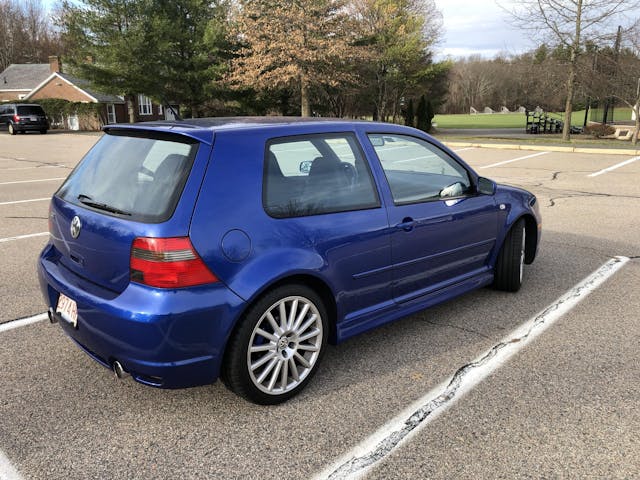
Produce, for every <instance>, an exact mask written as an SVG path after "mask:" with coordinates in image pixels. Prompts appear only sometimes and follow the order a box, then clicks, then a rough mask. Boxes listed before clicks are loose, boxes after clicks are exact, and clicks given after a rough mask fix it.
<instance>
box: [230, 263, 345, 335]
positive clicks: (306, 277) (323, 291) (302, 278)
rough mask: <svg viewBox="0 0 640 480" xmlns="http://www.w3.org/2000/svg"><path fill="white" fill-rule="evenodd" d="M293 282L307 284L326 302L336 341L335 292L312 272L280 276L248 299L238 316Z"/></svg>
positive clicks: (330, 325)
mask: <svg viewBox="0 0 640 480" xmlns="http://www.w3.org/2000/svg"><path fill="white" fill-rule="evenodd" d="M291 284H296V285H305V286H307V287H309V288H310V289H311V290H313V291H315V292H316V293H317V294H318V295H319V296H320V298H321V299H322V302H323V304H324V307H325V308H326V309H327V315H328V316H329V318H328V319H327V320H328V322H329V328H330V332H329V343H335V341H336V322H337V312H338V307H337V305H336V300H335V296H334V294H333V291H332V290H331V288H330V287H329V285H327V283H326V282H324V280H322V279H320V278H318V277H316V276H315V275H310V274H296V275H290V276H288V277H284V278H280V279H278V280H277V281H275V282H273V283H271V284H269V285H268V286H266V287H265V288H263V289H262V290H260V291H259V292H257V293H256V294H255V295H254V296H253V297H252V298H251V299H250V300H248V301H247V305H246V307H245V309H244V311H243V312H242V315H240V316H239V317H238V318H241V317H242V316H243V315H244V314H245V312H246V310H247V309H248V308H249V307H250V306H251V305H253V304H254V303H256V302H257V301H259V300H260V299H261V298H262V297H264V296H265V295H267V294H268V293H269V292H271V291H272V290H275V289H276V288H279V287H281V286H283V285H291ZM236 326H237V325H236Z"/></svg>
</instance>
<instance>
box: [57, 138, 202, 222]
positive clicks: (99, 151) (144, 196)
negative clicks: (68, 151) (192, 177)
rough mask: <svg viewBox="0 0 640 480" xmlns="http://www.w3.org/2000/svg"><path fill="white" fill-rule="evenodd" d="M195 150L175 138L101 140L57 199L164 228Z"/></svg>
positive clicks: (188, 141) (192, 144)
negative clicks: (160, 224) (161, 224)
mask: <svg viewBox="0 0 640 480" xmlns="http://www.w3.org/2000/svg"><path fill="white" fill-rule="evenodd" d="M129 135H136V136H129ZM197 149H198V142H197V141H195V140H191V139H187V138H186V137H181V136H179V135H170V134H169V135H160V136H158V135H155V136H154V137H153V138H149V134H148V133H146V132H145V133H144V134H142V136H141V135H140V134H136V133H132V132H129V133H124V134H123V133H119V132H118V133H115V134H114V133H110V134H106V135H104V136H103V137H102V138H101V139H100V140H99V141H98V143H96V145H95V146H94V147H93V148H92V149H91V150H90V151H89V153H87V155H86V156H85V157H84V158H83V159H82V162H81V163H80V164H79V165H78V167H76V169H75V170H74V171H73V172H72V173H71V175H70V176H69V178H68V179H67V180H66V181H65V182H64V184H63V185H62V187H60V190H58V192H57V196H59V197H60V198H62V199H63V200H65V201H67V202H70V203H73V204H75V205H79V206H83V207H86V208H90V209H93V210H98V211H101V212H103V213H105V214H107V215H114V216H118V217H122V218H129V219H131V220H135V221H139V222H146V223H159V222H164V221H165V220H167V219H168V218H169V217H171V215H173V211H174V210H175V207H176V204H177V203H178V199H179V198H180V195H181V194H182V189H183V188H184V185H185V183H186V181H187V177H188V176H189V172H190V171H191V166H192V165H193V159H194V158H195V155H196V153H197Z"/></svg>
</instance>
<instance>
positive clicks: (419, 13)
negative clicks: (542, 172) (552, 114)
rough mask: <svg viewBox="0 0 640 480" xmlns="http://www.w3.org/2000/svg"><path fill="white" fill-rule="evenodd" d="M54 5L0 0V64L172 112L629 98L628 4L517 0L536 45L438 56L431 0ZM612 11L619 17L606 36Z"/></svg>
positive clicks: (633, 70)
mask: <svg viewBox="0 0 640 480" xmlns="http://www.w3.org/2000/svg"><path fill="white" fill-rule="evenodd" d="M565 4H566V5H565ZM55 5H56V6H55V9H54V15H53V19H54V21H53V23H52V22H51V21H50V19H49V17H48V15H47V13H46V11H45V9H44V8H43V6H42V3H41V0H0V21H1V22H2V26H3V27H4V28H3V29H2V30H0V61H2V64H0V66H6V65H8V64H9V63H28V62H38V61H46V59H47V56H48V55H51V54H62V55H63V62H64V64H65V65H66V66H67V67H66V68H67V69H69V68H70V69H71V70H72V73H75V74H77V75H79V76H81V77H83V78H86V79H88V80H90V81H91V82H93V83H94V85H95V86H96V87H98V88H99V89H101V90H102V91H104V92H106V93H113V94H118V95H124V96H125V97H126V98H128V99H131V98H133V96H134V95H135V94H137V93H144V94H146V95H147V96H150V97H151V98H153V99H154V100H156V101H157V102H161V103H169V102H171V103H179V104H180V105H181V106H182V107H183V112H184V113H186V115H185V116H193V117H197V116H216V115H264V114H282V115H322V116H335V117H365V118H373V119H375V120H382V121H392V122H398V123H401V122H403V121H404V122H405V123H407V124H410V125H419V127H420V128H423V129H428V128H430V119H431V118H432V116H433V113H434V112H436V111H439V112H448V113H462V112H469V110H470V108H471V107H475V108H477V109H482V108H484V107H486V106H490V107H492V108H494V109H499V108H500V107H502V106H506V107H508V108H509V109H511V110H514V109H516V108H517V107H519V106H521V105H523V106H525V107H528V108H533V107H535V106H541V107H542V108H544V109H545V110H548V111H565V112H567V115H569V114H570V111H571V109H573V108H574V107H575V108H582V107H584V106H585V105H586V104H587V103H592V104H593V103H598V104H605V105H606V104H609V103H611V102H618V103H622V104H626V105H628V106H631V107H634V106H636V105H637V104H638V100H639V99H638V96H639V95H640V92H639V88H640V87H639V86H638V81H639V80H638V78H639V77H640V67H639V58H640V56H639V51H640V44H639V42H638V38H639V37H638V33H637V29H635V28H634V27H636V26H637V23H638V22H637V18H635V17H634V16H633V15H637V13H634V12H637V10H638V5H639V2H638V1H636V0H615V1H611V0H590V1H589V2H585V1H583V0H572V1H570V2H564V1H560V0H520V1H519V2H516V5H519V7H517V8H516V9H515V10H513V11H512V12H511V16H512V18H513V21H514V22H516V23H518V22H520V25H521V26H522V28H523V32H524V31H526V30H527V29H536V30H535V31H536V34H537V35H538V36H539V37H540V38H542V39H544V42H543V43H542V44H540V45H539V46H538V47H537V48H535V49H533V50H531V51H529V52H525V53H522V54H518V55H499V56H497V57H496V58H493V59H483V58H480V57H470V58H466V59H462V60H457V61H454V60H446V61H441V62H436V61H434V60H433V49H434V47H435V45H436V44H437V43H438V41H439V39H440V38H441V31H442V20H441V15H440V13H439V11H438V10H437V9H436V6H435V3H434V0H61V1H59V2H58V3H57V4H55ZM540 12H543V13H544V14H541V13H540ZM621 14H625V15H626V17H625V18H627V20H629V19H630V21H628V22H627V24H625V27H624V28H622V27H621V29H620V31H619V32H618V36H617V38H616V35H615V33H616V32H615V24H616V23H614V22H617V21H618V19H620V18H622V17H620V15H621ZM129 103H130V105H132V104H133V103H132V102H129ZM416 105H417V107H416ZM130 116H131V120H132V121H134V120H135V112H134V111H133V108H131V109H130ZM565 133H566V137H567V138H568V132H565Z"/></svg>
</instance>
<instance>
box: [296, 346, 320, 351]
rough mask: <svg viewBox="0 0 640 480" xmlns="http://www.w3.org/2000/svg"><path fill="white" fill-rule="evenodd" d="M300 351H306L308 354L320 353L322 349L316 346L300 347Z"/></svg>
mask: <svg viewBox="0 0 640 480" xmlns="http://www.w3.org/2000/svg"><path fill="white" fill-rule="evenodd" d="M298 350H304V351H306V352H318V351H320V347H318V346H316V345H298Z"/></svg>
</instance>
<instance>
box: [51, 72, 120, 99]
mask: <svg viewBox="0 0 640 480" xmlns="http://www.w3.org/2000/svg"><path fill="white" fill-rule="evenodd" d="M58 75H59V76H61V77H62V78H64V79H65V80H66V81H67V82H69V83H71V84H73V85H75V86H76V87H78V88H79V89H80V90H82V91H84V92H85V93H87V94H88V95H90V96H92V97H93V98H95V99H96V100H97V101H98V102H99V103H124V98H122V97H119V96H117V95H111V94H108V93H102V92H99V91H97V90H96V89H95V88H94V87H92V86H91V82H89V81H88V80H85V79H83V78H78V77H75V76H73V75H69V74H68V73H58Z"/></svg>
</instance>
